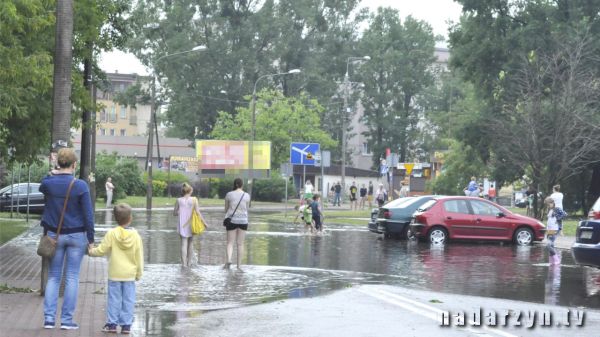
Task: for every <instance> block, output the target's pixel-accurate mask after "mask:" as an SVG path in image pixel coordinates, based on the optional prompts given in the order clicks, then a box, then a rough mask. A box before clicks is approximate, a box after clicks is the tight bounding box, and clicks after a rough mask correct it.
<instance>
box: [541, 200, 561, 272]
mask: <svg viewBox="0 0 600 337" xmlns="http://www.w3.org/2000/svg"><path fill="white" fill-rule="evenodd" d="M544 202H545V203H546V208H547V209H548V224H547V226H546V234H547V237H546V238H547V239H548V242H547V244H546V249H547V250H548V260H549V262H550V264H551V265H554V264H559V263H560V256H559V255H558V253H557V251H556V249H554V241H556V236H557V235H558V230H559V228H558V220H557V219H556V216H555V214H554V212H555V208H556V205H555V204H554V200H552V198H551V197H548V198H546V200H544Z"/></svg>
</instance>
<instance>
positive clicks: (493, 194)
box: [488, 184, 496, 202]
mask: <svg viewBox="0 0 600 337" xmlns="http://www.w3.org/2000/svg"><path fill="white" fill-rule="evenodd" d="M488 198H489V200H490V201H491V202H496V188H495V187H494V184H490V188H489V189H488Z"/></svg>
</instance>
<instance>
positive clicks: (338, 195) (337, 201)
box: [333, 192, 341, 206]
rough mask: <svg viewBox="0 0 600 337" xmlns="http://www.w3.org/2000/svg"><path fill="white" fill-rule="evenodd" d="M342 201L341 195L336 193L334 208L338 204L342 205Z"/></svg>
mask: <svg viewBox="0 0 600 337" xmlns="http://www.w3.org/2000/svg"><path fill="white" fill-rule="evenodd" d="M340 201H341V198H340V193H339V192H336V193H335V199H333V206H335V204H336V203H337V205H338V206H339V205H340Z"/></svg>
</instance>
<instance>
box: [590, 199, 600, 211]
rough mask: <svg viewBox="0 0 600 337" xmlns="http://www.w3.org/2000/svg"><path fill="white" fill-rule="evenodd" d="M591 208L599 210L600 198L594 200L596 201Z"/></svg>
mask: <svg viewBox="0 0 600 337" xmlns="http://www.w3.org/2000/svg"><path fill="white" fill-rule="evenodd" d="M592 209H593V210H594V211H596V212H600V198H598V200H596V202H595V203H594V206H592Z"/></svg>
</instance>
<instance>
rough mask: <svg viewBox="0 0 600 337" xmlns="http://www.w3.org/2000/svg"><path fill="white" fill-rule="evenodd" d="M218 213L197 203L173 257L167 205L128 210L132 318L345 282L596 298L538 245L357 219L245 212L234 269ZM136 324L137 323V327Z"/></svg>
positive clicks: (597, 288) (102, 218)
mask: <svg viewBox="0 0 600 337" xmlns="http://www.w3.org/2000/svg"><path fill="white" fill-rule="evenodd" d="M221 216H222V214H221V213H210V212H207V213H205V217H206V218H207V219H208V221H209V222H210V223H211V224H213V225H212V226H211V228H210V229H209V230H208V231H207V232H205V234H204V235H202V237H201V238H200V239H199V240H198V241H197V242H196V244H195V251H196V254H197V256H198V264H197V265H196V266H194V267H192V268H190V269H182V268H181V267H180V264H179V263H180V256H179V245H180V243H179V236H178V235H177V233H176V231H175V227H176V219H175V217H173V216H171V214H170V212H156V211H154V212H153V213H152V216H150V217H149V216H147V215H146V213H144V212H138V213H136V214H135V216H134V224H133V226H134V227H135V228H136V229H137V230H138V231H139V232H140V233H141V234H142V238H143V241H144V246H145V247H144V248H145V258H146V264H147V265H146V268H145V271H144V277H143V279H142V281H141V282H139V284H138V303H137V313H136V315H137V317H138V321H137V324H139V325H137V328H138V329H142V330H144V331H143V332H144V334H146V335H161V334H168V333H166V331H165V329H168V327H169V326H170V325H172V324H173V323H174V322H175V320H177V319H178V318H184V317H191V316H194V315H200V314H201V313H202V312H204V311H207V310H219V309H226V308H230V307H236V306H242V305H248V304H256V303H263V302H269V301H276V300H278V299H284V298H297V297H310V296H317V295H321V294H325V293H328V292H331V291H333V290H336V289H341V288H344V287H349V286H352V285H354V284H365V283H382V284H391V285H400V286H405V287H414V288H417V289H425V290H432V291H441V292H449V293H456V294H467V295H477V296H487V297H494V298H503V299H513V300H519V301H529V302H537V303H547V304H558V305H564V306H572V307H589V308H600V271H598V270H597V269H592V268H583V267H579V266H577V265H575V264H574V262H573V259H572V257H571V254H570V253H569V252H564V251H563V252H562V265H561V266H560V267H556V268H551V267H549V266H548V261H547V255H546V252H545V250H544V247H543V246H542V245H534V246H532V247H517V246H514V245H509V244H500V243H486V244H465V243H451V244H448V245H446V246H440V247H437V246H430V245H429V244H425V243H418V242H414V241H397V240H382V239H381V238H380V237H378V236H377V235H375V234H372V233H370V232H368V231H367V230H366V229H365V227H366V224H365V227H360V226H344V225H342V224H327V227H326V234H325V235H323V236H309V235H304V234H303V232H302V228H301V227H300V226H294V225H291V224H273V223H268V222H266V221H264V220H262V219H261V217H260V216H253V217H252V223H251V225H250V228H249V231H248V233H247V236H246V242H245V252H244V259H243V261H244V262H243V263H244V265H245V266H244V270H245V272H244V273H239V272H236V271H233V270H232V271H226V270H223V269H222V268H221V266H222V264H223V262H224V260H225V257H224V252H225V234H224V230H223V227H222V226H220V225H219V223H220V221H221ZM96 222H97V228H98V235H99V236H102V235H103V234H102V231H105V230H107V229H108V228H110V227H112V226H113V225H114V223H113V222H112V221H111V220H110V213H108V214H107V213H105V212H100V213H97V217H96ZM140 332H141V331H140Z"/></svg>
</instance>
